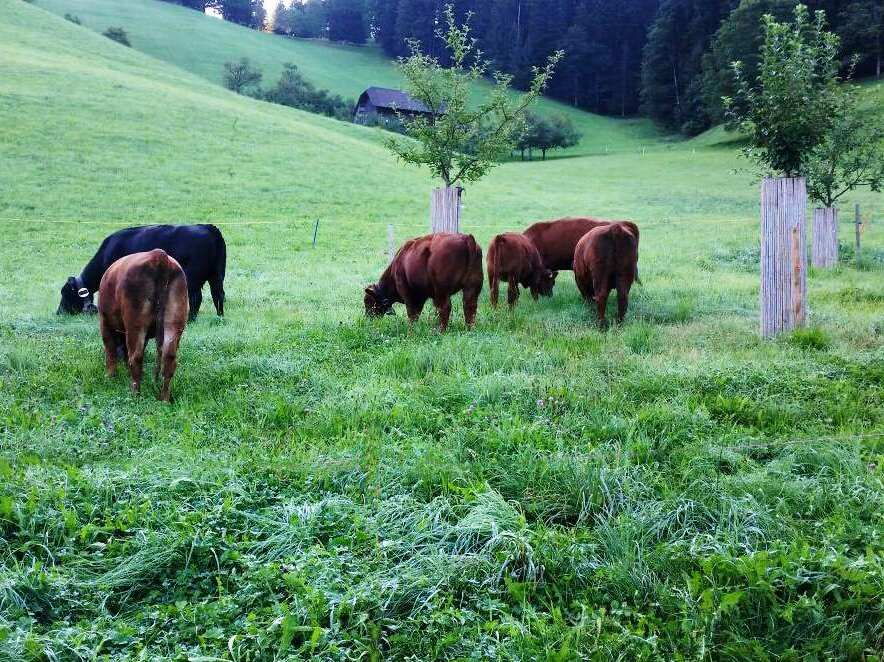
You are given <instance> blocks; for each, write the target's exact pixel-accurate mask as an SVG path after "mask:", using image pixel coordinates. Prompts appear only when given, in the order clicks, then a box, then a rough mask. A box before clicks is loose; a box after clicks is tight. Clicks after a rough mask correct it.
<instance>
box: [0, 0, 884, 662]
mask: <svg viewBox="0 0 884 662" xmlns="http://www.w3.org/2000/svg"><path fill="white" fill-rule="evenodd" d="M80 4H90V3H87V2H86V1H85V0H84V2H83V3H71V7H70V8H69V11H73V12H74V13H80V14H81V17H85V12H82V13H81V12H80V10H79V6H80ZM121 4H122V3H121ZM126 4H128V3H126ZM133 4H137V3H133ZM74 5H76V6H74ZM170 9H172V10H174V8H170ZM197 18H198V17H197ZM200 20H202V19H200ZM205 25H212V26H216V25H221V24H220V23H205ZM256 36H257V37H261V36H260V35H256ZM189 38H190V39H192V40H198V39H203V37H201V36H200V35H199V34H191V35H190V36H189ZM206 40H207V41H210V39H208V38H206ZM377 137H378V134H377V132H375V131H373V130H368V129H363V128H360V127H354V126H351V125H347V124H342V123H339V122H334V121H332V120H326V119H323V118H320V117H316V116H313V115H309V114H306V113H301V112H298V111H294V110H291V109H287V108H282V107H277V106H272V105H269V104H265V103H260V102H256V101H253V100H250V99H246V98H243V97H238V96H236V95H234V94H231V93H229V92H227V91H225V90H223V89H221V88H220V87H219V86H217V85H215V84H213V83H211V82H209V81H207V80H206V79H204V78H202V77H200V76H197V75H195V74H192V73H187V72H185V71H184V70H183V69H182V68H179V67H175V66H173V65H171V64H168V63H166V62H163V61H161V60H160V59H156V58H152V57H148V56H146V55H144V54H143V53H141V52H139V51H138V50H137V49H127V48H124V47H122V46H119V45H117V44H115V43H113V42H111V41H109V40H107V39H105V38H103V37H101V36H99V35H98V34H96V33H94V32H92V31H90V30H86V29H83V28H80V27H77V26H75V25H72V24H71V23H68V22H66V21H64V20H62V19H60V18H58V17H57V16H54V15H52V14H50V13H47V12H45V11H43V10H42V9H39V8H36V7H34V6H32V5H29V4H27V3H24V2H18V1H17V0H12V1H10V0H5V1H3V0H0V150H2V158H0V191H2V192H0V227H2V229H3V240H2V242H0V541H2V543H0V659H3V660H6V659H10V660H40V659H50V660H54V659H58V660H68V659H86V660H91V659H96V658H98V659H102V658H103V659H116V660H123V659H149V660H178V659H201V660H219V659H225V660H226V659H230V660H265V659H267V660H270V659H302V658H308V657H310V658H320V659H329V660H332V659H334V660H338V659H355V658H367V659H378V658H381V657H387V658H391V659H403V658H406V657H409V656H411V657H412V658H413V659H421V660H423V659H487V658H494V659H562V660H571V659H587V658H594V659H678V658H679V657H681V658H683V659H684V658H691V659H747V658H749V659H752V658H754V659H765V658H768V659H769V658H782V659H811V658H814V657H816V658H819V659H862V656H863V655H866V656H867V657H868V658H869V659H872V658H871V656H872V655H873V654H876V653H877V652H878V651H880V650H881V649H882V648H884V632H882V630H881V623H882V622H884V611H882V604H884V602H882V599H884V567H882V561H881V559H882V555H881V552H882V538H881V532H882V524H884V522H882V516H881V513H882V512H884V487H882V477H884V474H882V471H884V469H882V467H884V462H882V460H884V441H882V439H884V405H882V403H884V372H882V368H881V366H882V365H884V342H882V339H884V317H882V307H884V304H882V302H884V289H882V282H884V279H882V273H884V223H879V222H877V219H878V218H880V210H881V208H882V205H881V202H882V201H881V197H880V196H878V195H873V194H868V193H865V194H862V195H860V196H856V197H855V198H852V199H851V200H849V201H847V202H846V205H845V206H847V205H849V204H850V203H852V202H853V201H854V200H857V201H860V202H861V203H862V204H863V206H864V208H865V209H867V210H870V211H876V210H877V215H876V222H875V223H873V225H872V226H871V227H870V228H869V229H867V231H866V233H865V235H864V242H865V243H864V246H865V251H866V252H865V255H866V258H867V263H866V267H865V268H864V269H862V270H858V269H856V268H855V267H854V265H853V262H852V261H850V260H849V257H850V255H849V252H848V251H845V260H844V262H843V263H842V264H841V265H840V266H839V267H838V268H837V269H835V270H832V271H830V272H828V273H819V272H814V273H812V274H811V278H810V282H809V294H810V309H811V322H812V327H811V329H810V330H808V331H805V332H800V333H796V334H792V335H789V336H786V337H784V338H781V339H779V340H777V341H772V342H762V341H760V340H759V339H758V338H757V333H756V330H757V325H758V319H757V313H756V308H757V296H758V248H757V234H758V232H757V219H756V217H757V186H756V185H754V184H753V183H752V182H751V180H750V179H749V178H747V177H746V176H745V175H735V174H733V172H732V171H733V169H734V168H735V167H737V166H738V165H739V164H740V163H739V161H738V160H737V158H736V156H735V153H734V152H733V151H732V150H730V149H727V148H725V147H716V148H700V149H696V151H695V152H694V150H693V149H692V148H690V147H689V146H684V147H679V148H672V149H667V148H665V147H663V146H661V147H659V148H658V149H653V150H650V151H648V153H647V154H646V155H644V156H642V155H641V154H640V153H637V152H630V153H627V152H624V153H619V154H612V155H608V156H595V157H581V158H567V159H557V160H553V161H549V162H546V163H531V164H520V163H511V164H506V165H504V166H502V167H500V168H498V169H496V170H495V171H493V172H492V174H491V175H489V177H488V178H487V179H486V180H485V181H483V182H482V183H481V184H479V185H476V186H471V187H470V188H469V190H468V191H467V193H466V196H467V197H466V208H465V219H464V225H465V229H467V230H469V231H471V232H474V233H475V234H476V236H477V239H478V240H479V241H480V242H481V243H482V244H483V245H487V241H488V239H489V238H490V237H491V236H492V234H494V233H495V232H499V231H501V230H503V229H519V228H522V227H524V226H525V225H527V224H528V223H529V222H531V221H533V220H536V219H538V218H544V217H551V216H555V215H563V214H567V213H587V212H593V213H597V214H599V215H609V216H628V217H631V218H634V219H635V220H636V221H638V222H639V224H640V225H641V226H642V248H641V270H642V278H643V280H644V286H643V287H636V288H635V289H634V291H633V295H634V296H633V298H632V301H631V305H630V312H629V316H628V319H627V323H626V324H625V325H623V326H622V327H618V328H614V329H612V330H610V331H607V332H601V331H599V330H597V329H596V328H595V326H594V324H593V315H592V314H591V313H590V312H589V311H587V309H586V308H585V307H584V306H583V305H582V303H581V302H580V300H579V298H578V296H577V291H576V288H575V287H574V285H573V282H572V281H571V278H570V275H569V274H562V276H561V277H560V278H559V280H560V284H559V285H558V286H557V291H556V295H555V297H554V298H553V299H547V300H543V301H540V302H537V303H535V302H532V301H531V300H530V297H523V299H522V302H521V303H520V306H519V307H518V308H517V310H516V311H515V313H513V314H512V315H510V314H507V313H506V312H503V311H500V312H497V313H495V312H493V311H491V310H490V308H489V307H488V304H487V293H483V298H482V301H481V303H480V310H479V323H478V325H477V328H476V329H475V330H473V331H471V332H467V331H466V330H465V328H464V326H463V322H462V321H461V320H462V318H460V317H459V306H456V310H455V314H454V319H455V320H456V322H455V323H454V324H453V325H452V329H451V330H450V332H449V333H447V334H446V335H444V336H441V335H439V334H438V333H437V332H436V331H435V330H434V329H433V326H432V315H431V314H430V311H427V312H426V313H425V316H424V318H423V319H422V320H421V321H420V322H419V323H418V324H417V325H415V327H414V328H413V329H409V328H408V326H407V325H406V323H405V322H404V320H403V319H402V317H403V316H402V314H401V311H400V314H399V315H398V316H396V317H393V318H388V319H383V320H380V321H368V320H366V319H364V317H363V315H362V305H361V293H362V288H363V287H364V286H365V285H366V284H367V283H369V282H371V281H372V280H373V279H375V278H376V277H377V275H378V274H379V273H380V272H381V270H382V269H383V267H384V264H385V261H386V259H385V257H384V254H383V251H384V248H385V244H386V227H387V225H388V224H392V225H393V226H394V229H395V233H396V237H397V239H398V240H400V241H401V240H402V239H404V238H405V237H408V236H413V235H415V234H418V233H421V232H423V231H425V228H426V216H427V206H428V200H427V198H428V189H429V187H430V185H431V182H430V181H429V179H428V178H427V177H425V176H424V175H423V174H421V173H419V172H417V171H414V170H411V169H407V168H405V167H403V166H401V165H399V164H397V163H396V162H395V161H394V160H393V159H392V158H391V157H390V156H389V155H388V154H387V153H386V152H385V151H384V150H383V149H382V148H381V147H380V146H379V144H378V139H377ZM317 218H319V219H321V220H320V226H319V233H318V240H317V243H316V246H315V247H313V246H312V245H311V237H312V231H313V227H314V226H313V223H314V220H315V219H317ZM184 221H212V222H216V223H217V224H218V225H219V226H220V227H221V228H222V230H223V232H224V234H225V236H226V238H227V243H228V255H229V258H228V270H227V271H228V275H227V283H226V289H227V292H228V295H229V299H228V305H227V313H228V316H227V318H226V319H224V320H218V319H216V318H214V316H213V315H211V314H210V313H209V311H208V310H206V309H205V308H204V310H203V315H202V316H201V317H200V318H199V319H198V320H197V321H196V322H195V323H194V324H191V325H190V326H188V329H187V331H186V333H185V335H184V339H183V343H182V349H181V353H180V355H179V363H180V367H179V370H178V373H177V375H176V378H175V382H174V384H173V396H174V398H175V401H174V402H173V404H172V405H171V406H160V405H159V404H158V403H157V402H156V401H155V400H154V399H153V397H152V393H151V388H150V386H151V385H150V380H149V379H148V380H147V383H146V389H145V390H146V393H145V395H144V396H142V397H141V398H134V397H132V396H130V395H129V394H128V392H127V390H126V388H127V387H126V379H125V377H124V376H123V375H122V374H120V375H119V376H117V377H116V378H115V379H108V378H106V377H105V375H104V373H103V368H102V351H101V343H100V340H99V337H98V332H97V328H96V326H97V325H96V320H95V319H94V318H82V317H81V318H64V317H57V316H56V315H54V314H53V313H54V310H55V307H56V305H57V302H58V289H59V288H60V286H61V284H62V283H63V281H64V279H65V277H67V276H68V275H70V274H72V273H76V272H78V271H79V269H80V268H82V266H83V265H84V264H85V262H86V261H87V260H88V259H89V257H91V255H92V254H93V252H94V251H95V249H96V247H97V245H98V243H99V242H100V240H101V238H102V237H103V236H105V235H106V234H107V233H108V232H110V231H112V230H113V229H115V228H119V227H124V226H127V225H131V224H134V223H146V222H184ZM851 233H852V227H851V226H849V225H848V224H844V225H843V227H842V235H841V237H842V241H843V242H844V244H845V246H847V245H848V243H849V241H850V240H851ZM152 356H153V352H152V351H151V352H150V353H149V358H148V367H149V365H150V363H151V361H152Z"/></svg>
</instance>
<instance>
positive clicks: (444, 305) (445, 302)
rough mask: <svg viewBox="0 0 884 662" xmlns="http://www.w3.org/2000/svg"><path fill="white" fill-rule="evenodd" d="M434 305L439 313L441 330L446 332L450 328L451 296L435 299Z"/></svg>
mask: <svg viewBox="0 0 884 662" xmlns="http://www.w3.org/2000/svg"><path fill="white" fill-rule="evenodd" d="M433 305H434V306H436V311H437V312H438V313H439V331H440V332H442V333H445V330H446V329H447V328H448V320H449V319H451V297H450V296H445V297H440V298H438V299H433Z"/></svg>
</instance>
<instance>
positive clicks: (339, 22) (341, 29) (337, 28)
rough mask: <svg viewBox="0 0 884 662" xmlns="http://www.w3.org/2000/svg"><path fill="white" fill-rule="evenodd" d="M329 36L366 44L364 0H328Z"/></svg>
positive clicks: (339, 39)
mask: <svg viewBox="0 0 884 662" xmlns="http://www.w3.org/2000/svg"><path fill="white" fill-rule="evenodd" d="M327 12H328V38H329V39H330V40H331V41H347V42H350V43H353V44H364V43H365V42H366V40H367V38H368V35H367V31H366V18H365V2H364V0H328V2H327Z"/></svg>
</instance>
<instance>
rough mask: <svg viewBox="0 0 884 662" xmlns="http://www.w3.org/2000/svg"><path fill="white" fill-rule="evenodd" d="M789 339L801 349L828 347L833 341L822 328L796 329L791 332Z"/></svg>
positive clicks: (790, 342)
mask: <svg viewBox="0 0 884 662" xmlns="http://www.w3.org/2000/svg"><path fill="white" fill-rule="evenodd" d="M787 341H788V343H789V344H790V345H795V346H796V347H800V348H801V349H828V348H829V345H830V344H831V342H830V341H829V337H828V336H827V335H826V333H825V332H824V331H823V330H822V329H817V328H807V329H795V330H794V331H793V332H792V333H790V334H789V336H788V338H787Z"/></svg>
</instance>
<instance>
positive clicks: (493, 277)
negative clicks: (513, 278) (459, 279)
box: [463, 272, 500, 308]
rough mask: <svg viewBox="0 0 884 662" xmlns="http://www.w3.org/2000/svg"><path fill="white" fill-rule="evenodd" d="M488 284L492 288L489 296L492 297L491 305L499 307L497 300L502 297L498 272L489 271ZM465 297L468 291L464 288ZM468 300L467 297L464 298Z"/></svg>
mask: <svg viewBox="0 0 884 662" xmlns="http://www.w3.org/2000/svg"><path fill="white" fill-rule="evenodd" d="M488 286H489V288H490V290H491V291H490V293H489V296H490V298H491V307H492V308H497V302H498V300H499V299H500V277H499V276H498V275H497V274H496V273H491V272H489V273H488ZM463 295H464V297H466V295H467V291H466V290H464V293H463ZM464 301H466V299H464Z"/></svg>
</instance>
